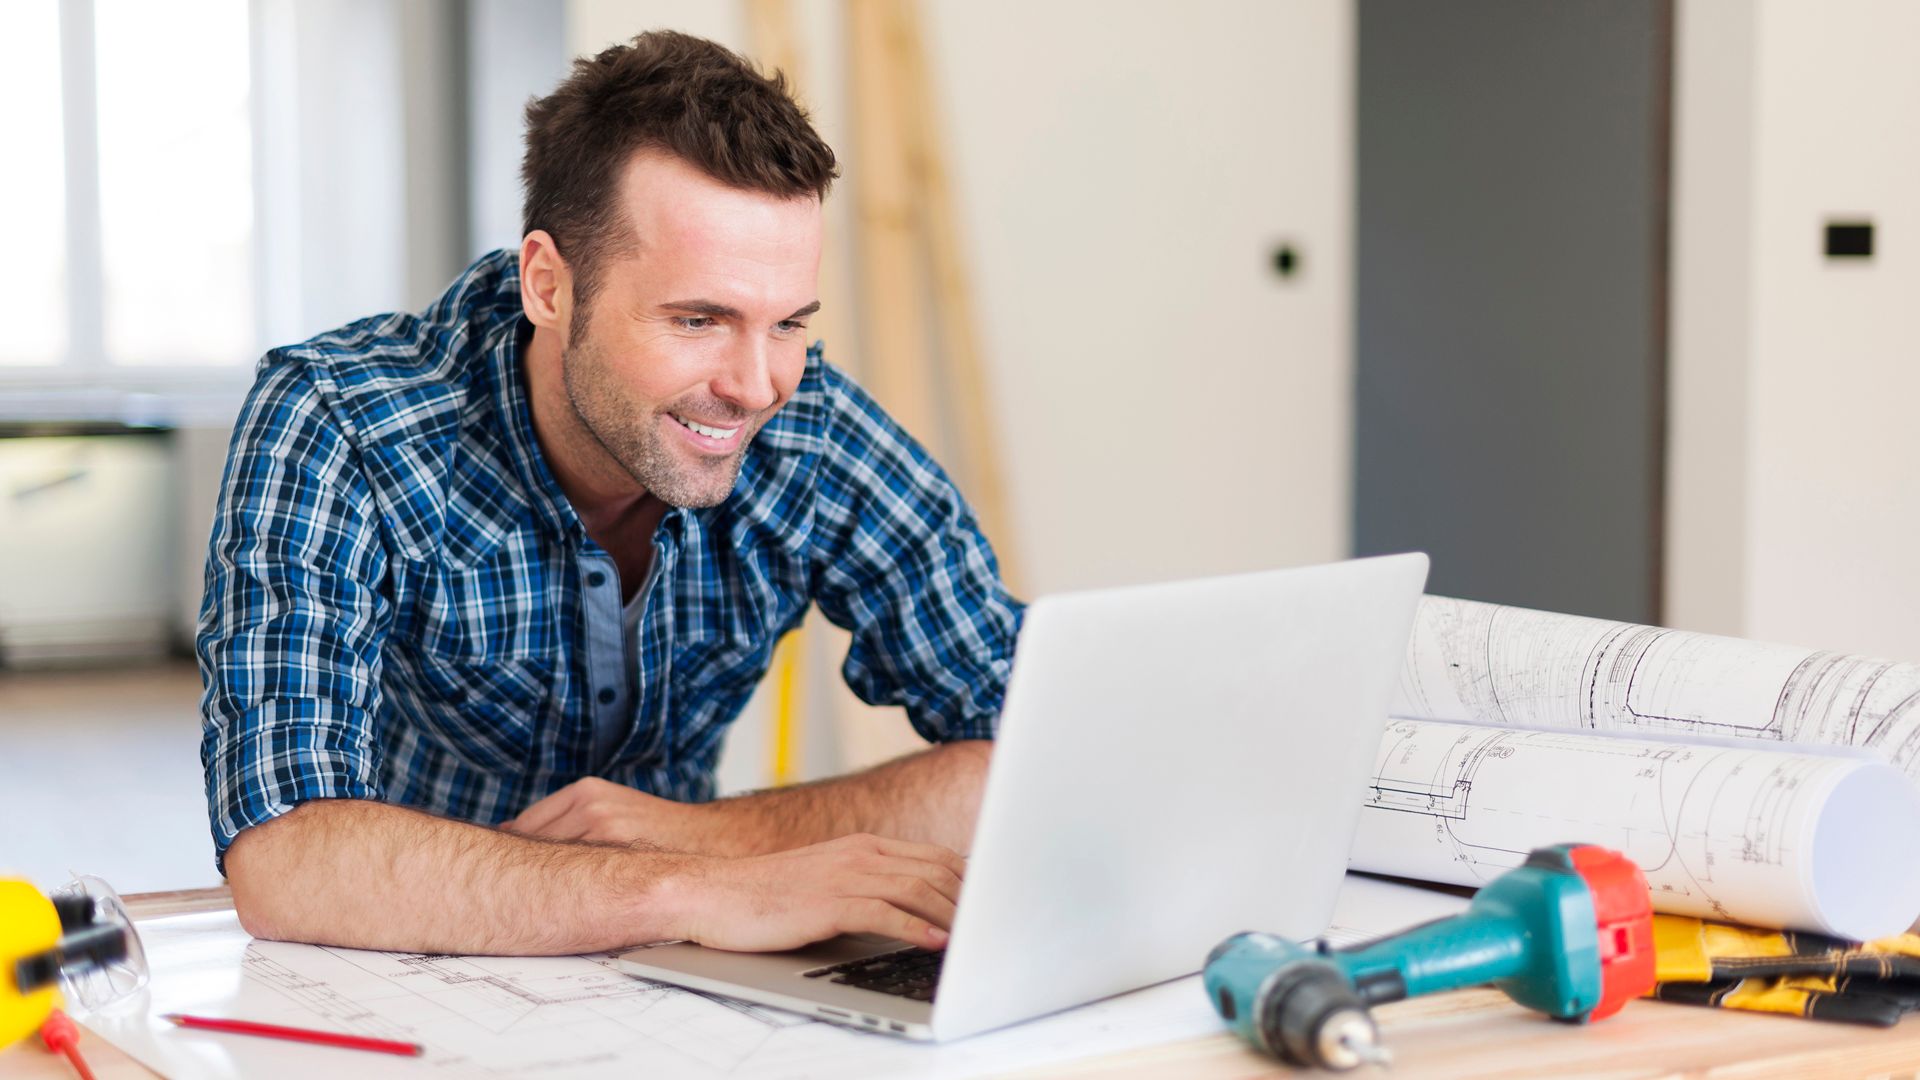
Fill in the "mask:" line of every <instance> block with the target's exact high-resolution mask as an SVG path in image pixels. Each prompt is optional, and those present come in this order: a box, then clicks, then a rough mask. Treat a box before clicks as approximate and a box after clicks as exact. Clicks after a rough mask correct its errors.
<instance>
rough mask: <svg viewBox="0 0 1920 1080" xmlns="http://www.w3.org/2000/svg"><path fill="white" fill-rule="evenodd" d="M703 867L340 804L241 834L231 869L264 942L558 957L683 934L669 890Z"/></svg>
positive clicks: (687, 859)
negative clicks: (686, 872) (679, 875)
mask: <svg viewBox="0 0 1920 1080" xmlns="http://www.w3.org/2000/svg"><path fill="white" fill-rule="evenodd" d="M697 858H698V857H697V856H689V855H682V854H676V853H671V852H659V851H646V850H640V849H637V848H634V847H631V846H621V845H610V844H595V843H563V842H556V841H551V840H539V839H531V838H527V837H521V836H513V835H510V834H507V833H503V832H499V831H496V830H493V829H487V828H482V827H480V826H477V825H469V824H466V823H464V822H458V821H449V820H446V819H443V818H437V817H433V816H431V815H428V814H423V813H419V812H418V811H414V810H408V809H404V808H401V807H397V806H389V805H385V804H382V803H376V802H365V801H355V800H341V799H329V800H322V801H317V802H311V803H306V804H304V805H302V806H300V807H299V808H297V809H295V810H294V811H292V812H291V813H289V814H287V815H285V816H284V817H281V818H277V819H275V820H273V821H270V822H267V823H266V824H263V825H258V826H255V827H253V828H251V829H248V830H246V831H245V832H243V833H241V834H240V836H239V838H238V839H237V840H236V841H235V842H234V845H233V847H232V848H230V849H229V850H228V852H227V873H228V879H229V882H230V883H231V885H232V887H233V898H234V908H235V909H236V910H237V911H238V912H239V914H240V919H241V922H242V924H243V925H245V926H246V928H247V930H248V931H249V932H250V933H252V934H254V935H256V936H259V937H270V938H277V939H282V940H289V941H311V942H322V943H326V944H331V945H343V946H349V947H354V948H365V949H393V950H405V951H429V952H430V951H442V952H455V953H493V954H515V955H519V954H561V953H577V952H587V951H593V950H600V949H611V948H615V947H618V946H621V945H631V944H636V943H640V942H646V941H658V940H664V939H667V938H672V937H676V936H680V934H681V931H680V930H679V928H678V927H677V926H676V925H675V924H674V920H675V918H676V917H677V916H676V914H675V911H674V908H673V906H672V904H671V903H670V898H669V895H668V894H669V892H670V891H671V887H670V883H671V881H672V879H673V878H674V876H675V874H676V872H678V871H682V870H685V869H687V868H688V867H687V866H685V865H683V864H689V863H692V862H694V861H697Z"/></svg>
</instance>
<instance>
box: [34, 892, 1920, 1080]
mask: <svg viewBox="0 0 1920 1080" xmlns="http://www.w3.org/2000/svg"><path fill="white" fill-rule="evenodd" d="M231 903H232V899H231V897H230V896H229V895H228V893H227V891H226V890H225V889H200V890H193V891H189V892H178V893H148V894H144V895H136V896H129V897H127V906H128V908H129V909H130V910H131V911H132V912H133V914H134V917H135V918H137V919H150V918H159V917H161V916H164V915H176V914H184V913H186V912H192V911H218V910H221V909H223V908H225V907H228V906H229V905H231ZM1374 1015H1375V1016H1376V1018H1377V1019H1378V1020H1379V1022H1380V1030H1381V1036H1382V1039H1383V1040H1384V1041H1385V1043H1386V1045H1387V1049H1388V1050H1390V1051H1391V1052H1392V1053H1393V1055H1394V1065H1393V1068H1392V1070H1391V1071H1390V1072H1388V1073H1381V1074H1380V1075H1391V1076H1393V1077H1395V1078H1396V1080H1403V1078H1410V1077H1464V1076H1474V1077H1512V1078H1519V1077H1540V1076H1589V1077H1600V1076H1604V1077H1610V1078H1611V1077H1666V1076H1675V1077H1679V1076H1686V1077H1738V1078H1740V1080H1748V1078H1759V1077H1795V1078H1799V1077H1809V1076H1822V1077H1826V1076H1832V1077H1847V1076H1886V1075H1889V1074H1905V1075H1908V1076H1912V1075H1914V1074H1916V1073H1920V1020H1915V1019H1913V1018H1911V1017H1910V1018H1908V1019H1907V1020H1906V1021H1905V1022H1904V1023H1902V1024H1900V1025H1899V1026H1898V1027H1894V1028H1888V1029H1880V1028H1866V1027H1857V1026H1854V1025H1850V1024H1832V1023H1820V1022H1816V1021H1812V1020H1802V1019H1799V1018H1796V1017H1784V1016H1762V1015H1758V1014H1754V1013H1736V1012H1723V1011H1719V1010H1715V1009H1703V1008H1698V1007H1694V1006H1688V1005H1671V1004H1664V1003H1661V1002H1655V1001H1635V1002H1632V1003H1630V1004H1628V1005H1627V1007H1626V1009H1625V1010H1624V1011H1622V1012H1621V1013H1620V1015H1618V1016H1615V1017H1612V1018H1610V1019H1608V1020H1606V1021H1603V1022H1601V1023H1598V1024H1590V1025H1585V1026H1576V1025H1569V1024H1561V1023H1557V1022H1555V1021H1552V1020H1548V1019H1546V1018H1544V1017H1542V1016H1540V1015H1539V1014H1537V1013H1532V1012H1528V1011H1527V1010H1525V1009H1522V1008H1520V1007H1519V1006H1517V1005H1515V1004H1513V1003H1512V1002H1511V1001H1508V1000H1507V998H1506V996H1505V995H1503V994H1500V993H1499V992H1497V991H1493V990H1463V991H1459V992H1457V993H1452V994H1441V995H1438V996H1435V997H1428V998H1419V999H1417V1000H1414V1001H1403V1002H1398V1003H1396V1004H1393V1005H1386V1006H1382V1007H1380V1008H1379V1009H1376V1010H1375V1012H1374ZM81 1048H82V1052H83V1053H85V1054H86V1056H87V1060H88V1062H89V1063H90V1064H91V1065H92V1066H93V1070H94V1073H95V1074H96V1075H97V1076H99V1077H100V1078H101V1080H113V1078H122V1080H153V1077H154V1074H153V1073H152V1072H150V1071H148V1070H147V1069H146V1068H145V1067H144V1066H142V1065H140V1064H139V1063H137V1062H135V1061H134V1060H133V1059H131V1058H129V1057H127V1056H126V1055H125V1054H123V1053H121V1052H120V1051H119V1050H118V1049H116V1048H114V1047H113V1046H112V1045H110V1044H108V1043H105V1042H103V1041H101V1040H100V1039H99V1038H98V1037H97V1036H95V1035H93V1033H91V1032H84V1031H83V1033H82V1037H81ZM1015 1075H1017V1076H1019V1077H1022V1078H1026V1080H1041V1078H1054V1080H1066V1078H1071V1077H1091V1076H1102V1077H1134V1078H1141V1080H1144V1078H1147V1077H1156V1078H1157V1077H1166V1076H1180V1077H1186V1078H1192V1080H1251V1078H1254V1077H1289V1076H1298V1075H1301V1074H1300V1073H1298V1072H1296V1071H1294V1070H1290V1069H1287V1068H1286V1067H1284V1066H1281V1065H1279V1064H1278V1063H1277V1062H1275V1061H1273V1060H1272V1059H1270V1058H1266V1057H1263V1056H1261V1055H1260V1054H1258V1053H1255V1052H1254V1051H1253V1050H1251V1049H1250V1048H1248V1047H1247V1046H1246V1045H1244V1044H1243V1043H1241V1042H1240V1041H1239V1040H1237V1039H1235V1038H1233V1037H1231V1036H1229V1035H1227V1034H1224V1033H1223V1034H1220V1035H1214V1036H1209V1037H1207V1038H1204V1039H1192V1040H1188V1041H1186V1042H1179V1043H1170V1044H1168V1045H1166V1046H1159V1047H1153V1048H1150V1049H1146V1050H1137V1051H1133V1052H1130V1053H1126V1054H1118V1055H1110V1056H1106V1057H1099V1058H1091V1059H1088V1060H1086V1061H1082V1062H1076V1063H1073V1064H1069V1065H1056V1066H1049V1067H1047V1068H1043V1069H1035V1070H1030V1071H1026V1072H1021V1073H1018V1074H1015ZM1355 1075H1364V1074H1355ZM0 1076H6V1077H8V1078H9V1080H13V1078H18V1080H72V1078H73V1076H74V1073H73V1072H72V1070H71V1069H69V1068H68V1066H67V1065H66V1063H65V1061H64V1059H61V1058H57V1057H54V1056H52V1055H49V1054H47V1053H46V1052H44V1051H43V1050H41V1049H40V1047H39V1045H38V1040H33V1039H30V1040H28V1041H27V1042H25V1043H22V1044H21V1045H19V1046H15V1047H13V1048H11V1049H9V1050H4V1051H0Z"/></svg>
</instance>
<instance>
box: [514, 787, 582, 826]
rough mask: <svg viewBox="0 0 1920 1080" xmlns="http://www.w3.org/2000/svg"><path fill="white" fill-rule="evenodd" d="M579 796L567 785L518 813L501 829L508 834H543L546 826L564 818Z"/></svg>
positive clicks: (574, 789) (576, 790)
mask: <svg viewBox="0 0 1920 1080" xmlns="http://www.w3.org/2000/svg"><path fill="white" fill-rule="evenodd" d="M579 794H580V793H579V791H578V789H577V788H576V787H575V785H574V784H568V785H567V786H566V787H563V788H561V789H560V790H559V791H556V792H554V793H553V794H551V795H549V796H547V797H546V798H544V799H540V800H539V801H537V802H535V803H534V804H533V805H532V806H529V807H527V808H526V809H525V810H522V811H520V816H519V817H516V818H514V819H513V820H512V821H509V822H507V823H506V824H505V825H502V826H501V828H503V829H507V830H508V831H510V832H523V833H540V832H545V831H546V829H547V827H548V826H550V825H552V824H553V823H554V822H556V821H558V820H559V819H560V818H562V817H564V816H566V813H567V811H569V810H571V809H573V803H574V800H575V799H576V798H578V797H579Z"/></svg>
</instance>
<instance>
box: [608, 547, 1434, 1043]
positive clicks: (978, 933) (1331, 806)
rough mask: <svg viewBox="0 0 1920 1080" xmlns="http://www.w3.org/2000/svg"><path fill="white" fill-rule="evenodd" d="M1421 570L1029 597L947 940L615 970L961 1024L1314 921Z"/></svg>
mask: <svg viewBox="0 0 1920 1080" xmlns="http://www.w3.org/2000/svg"><path fill="white" fill-rule="evenodd" d="M1426 576H1427V558H1426V556H1425V555H1419V554H1413V555H1393V556H1386V557H1382V558H1373V559H1360V560H1355V561H1351V562H1345V563H1336V564H1333V565H1330V566H1315V567H1306V568H1302V569H1294V570H1276V571H1270V572H1266V573H1257V574H1246V575H1239V576H1233V577H1221V578H1211V579H1206V580H1200V581H1189V582H1179V583H1174V584H1164V585H1147V586H1138V587H1131V588H1121V589H1107V590H1100V591H1094V592H1084V593H1073V594H1065V595H1057V596H1049V597H1043V598H1041V599H1040V600H1038V601H1036V602H1035V603H1034V604H1033V605H1032V606H1031V607H1030V608H1029V609H1028V611H1027V614H1026V619H1025V621H1024V623H1023V624H1022V627H1021V630H1020V638H1019V641H1018V644H1017V647H1016V650H1015V655H1014V663H1013V675H1012V679H1011V682H1010V683H1009V684H1008V687H1007V696H1006V701H1005V703H1004V706H1003V708H1002V711H1001V716H1000V723H999V731H998V735H997V738H996V742H995V748H994V753H993V762H992V764H991V766H990V767H989V769H988V775H987V782H986V790H985V792H984V793H983V796H982V803H981V808H980V819H979V822H978V824H977V825H976V827H975V831H974V837H973V850H972V852H971V853H970V855H969V858H968V860H967V872H966V878H965V881H964V883H963V884H962V886H961V898H960V904H959V907H958V910H957V912H956V915H955V921H954V925H953V928H952V936H951V937H950V939H949V940H948V943H947V948H946V949H945V950H944V952H930V951H927V950H922V949H917V948H911V947H908V946H907V945H906V944H905V943H902V942H899V941H893V940H890V939H887V938H884V937H879V936H873V935H846V936H841V937H838V938H834V939H832V940H829V941H825V942H822V943H820V944H817V945H813V946H809V947H807V948H804V949H798V950H795V951H791V952H780V953H734V952H726V951H723V950H718V949H708V948H704V947H702V946H699V945H695V944H692V943H689V942H671V943H666V944H661V945H653V946H647V947H643V948H638V949H632V950H628V951H626V952H623V953H620V954H619V956H618V963H619V965H620V967H621V968H623V969H624V970H626V971H628V972H631V973H632V974H635V975H639V976H642V977H644V978H648V979H654V980H658V981H661V982H666V983H673V984H675V985H678V986H683V987H687V988H689V989H693V990H699V991H705V992H709V993H714V994H721V995H725V996H728V997H734V998H741V999H745V1000H747V1001H751V1002H758V1003H761V1004H766V1005H773V1006H777V1007H780V1008H784V1009H791V1010H794V1011H796V1012H801V1013H806V1014H808V1015H811V1016H815V1017H819V1018H822V1019H825V1020H830V1021H834V1022H837V1023H841V1024H847V1025H851V1026H853V1027H858V1028H864V1029H866V1030H868V1031H877V1032H884V1033H888V1034H892V1035H898V1036H903V1037H906V1038H910V1039H937V1040H948V1039H957V1038H962V1037H964V1036H968V1035H973V1034H975V1033H978V1032H982V1031H988V1030H991V1029H993V1028H998V1027H1002V1026H1004V1025H1007V1024H1012V1023H1016V1022H1018V1021H1022V1020H1028V1019H1031V1018H1033V1017H1037V1016H1043V1015H1045V1014H1047V1013H1052V1012H1056V1011H1059V1010H1061V1009H1066V1008H1070V1007H1072V1006H1075V1005H1080V1004H1084V1003H1086V1002H1089V1001H1094V1000H1097V999H1099V998H1104V997H1110V996H1112V995H1114V994H1119V993H1123V992H1125V991H1128V990H1134V989H1137V988H1139V987H1142V986H1147V985H1150V984H1153V983H1158V982H1164V981H1166V980H1168V979H1173V978H1177V977H1179V976H1183V975H1188V974H1191V973H1193V972H1196V971H1198V970H1200V968H1201V966H1202V965H1203V963H1204V961H1205V959H1206V956H1207V952H1208V950H1210V949H1211V948H1212V947H1213V946H1214V945H1216V944H1217V943H1219V941H1220V940H1221V939H1222V938H1225V937H1227V936H1228V935H1230V934H1234V933H1237V932H1239V931H1242V930H1250V929H1259V930H1267V931H1271V932H1274V933H1277V934H1280V935H1282V936H1285V937H1288V938H1293V939H1296V940H1300V939H1306V938H1311V937H1314V936H1316V935H1318V934H1319V933H1320V932H1321V931H1323V930H1325V929H1326V927H1327V924H1328V922H1329V920H1330V919H1331V918H1332V916H1333V904H1334V898H1335V894H1336V893H1337V892H1338V890H1339V887H1340V882H1341V879H1342V876H1343V875H1344V874H1345V871H1346V867H1347V849H1348V846H1349V845H1350V844H1351V842H1352V839H1353V832H1354V826H1355V824H1356V823H1357V821H1358V820H1359V813H1360V805H1361V801H1362V798H1363V796H1364V794H1365V790H1366V779H1367V777H1368V775H1370V773H1371V770H1372V766H1373V760H1374V755H1375V754H1376V753H1377V752H1378V749H1379V745H1380V738H1381V734H1382V732H1383V730H1384V728H1385V724H1386V715H1387V707H1388V701H1389V694H1390V691H1391V690H1392V687H1393V684H1394V680H1395V678H1396V677H1397V675H1398V674H1399V671H1400V668H1401V665H1402V663H1403V661H1404V658H1405V655H1406V648H1407V637H1408V634H1409V633H1410V632H1411V629H1412V625H1413V613H1414V605H1415V603H1416V602H1417V601H1418V599H1419V596H1420V593H1421V590H1422V588H1423V587H1424V585H1425V582H1426Z"/></svg>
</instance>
